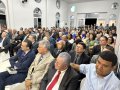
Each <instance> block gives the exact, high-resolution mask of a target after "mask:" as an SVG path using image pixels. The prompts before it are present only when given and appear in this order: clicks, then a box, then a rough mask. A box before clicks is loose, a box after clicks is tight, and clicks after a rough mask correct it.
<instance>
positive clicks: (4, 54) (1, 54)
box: [0, 31, 10, 63]
mask: <svg viewBox="0 0 120 90" xmlns="http://www.w3.org/2000/svg"><path fill="white" fill-rule="evenodd" d="M9 47H10V39H9V38H8V37H7V32H6V31H3V32H2V34H1V38H0V63H2V62H3V61H5V60H7V59H8V58H10V55H9Z"/></svg>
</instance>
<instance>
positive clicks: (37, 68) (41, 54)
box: [12, 40, 54, 90]
mask: <svg viewBox="0 0 120 90" xmlns="http://www.w3.org/2000/svg"><path fill="white" fill-rule="evenodd" d="M49 49H50V43H49V41H46V40H42V41H40V42H39V47H38V54H37V55H36V58H35V60H34V61H33V63H32V64H31V66H30V68H29V71H28V74H27V78H26V79H25V81H24V82H23V83H21V84H20V85H18V86H16V87H14V88H13V89H12V90H39V87H40V84H39V83H40V82H41V79H42V78H43V76H44V75H45V73H46V72H47V70H48V67H49V64H50V62H51V61H53V60H54V58H53V56H52V55H51V53H50V51H49Z"/></svg>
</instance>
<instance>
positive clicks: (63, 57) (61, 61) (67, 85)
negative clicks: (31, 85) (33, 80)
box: [39, 52, 79, 90]
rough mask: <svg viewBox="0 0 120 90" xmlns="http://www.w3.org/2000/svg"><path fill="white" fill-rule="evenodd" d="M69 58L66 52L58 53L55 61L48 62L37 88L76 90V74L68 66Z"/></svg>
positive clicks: (42, 89) (43, 89)
mask: <svg viewBox="0 0 120 90" xmlns="http://www.w3.org/2000/svg"><path fill="white" fill-rule="evenodd" d="M70 59H71V56H70V55H69V54H68V53H67V52H62V53H60V54H59V55H58V57H57V59H56V61H55V62H54V61H53V62H52V63H51V64H50V67H49V69H48V72H47V73H46V75H45V76H44V78H43V79H42V81H41V83H40V84H41V85H40V89H39V90H77V87H78V84H79V83H78V79H77V78H76V75H78V74H77V72H76V71H74V69H72V68H71V67H70Z"/></svg>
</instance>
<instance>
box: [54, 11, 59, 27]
mask: <svg viewBox="0 0 120 90" xmlns="http://www.w3.org/2000/svg"><path fill="white" fill-rule="evenodd" d="M55 26H56V28H58V27H60V13H59V12H57V13H56V25H55Z"/></svg>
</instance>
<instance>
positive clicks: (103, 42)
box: [92, 36, 114, 55]
mask: <svg viewBox="0 0 120 90" xmlns="http://www.w3.org/2000/svg"><path fill="white" fill-rule="evenodd" d="M106 46H109V45H108V38H107V37H106V36H102V37H101V38H100V45H96V46H94V47H93V49H92V55H96V54H99V53H100V52H102V51H103V49H104V48H105V47H106ZM110 47H111V46H110ZM111 48H113V47H111ZM113 50H114V48H113Z"/></svg>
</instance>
